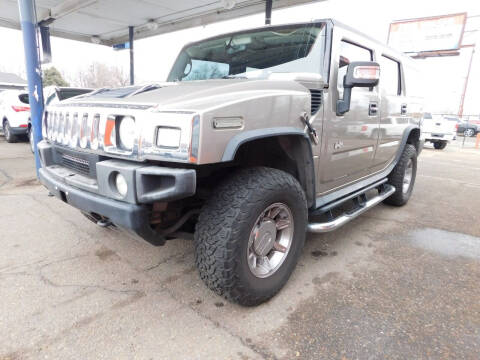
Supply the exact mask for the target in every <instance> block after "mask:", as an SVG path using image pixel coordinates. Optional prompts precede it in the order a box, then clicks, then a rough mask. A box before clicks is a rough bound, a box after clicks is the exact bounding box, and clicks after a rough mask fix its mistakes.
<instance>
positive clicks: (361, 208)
mask: <svg viewBox="0 0 480 360" xmlns="http://www.w3.org/2000/svg"><path fill="white" fill-rule="evenodd" d="M380 189H382V190H381V191H379V194H378V195H377V196H375V197H374V198H372V199H370V200H367V201H365V202H363V203H359V205H358V207H357V208H356V209H355V210H353V211H351V212H346V213H344V214H343V215H340V216H339V217H337V218H335V219H334V220H331V221H328V222H321V223H309V224H308V226H307V231H308V232H311V233H325V232H329V231H333V230H336V229H338V228H339V227H341V226H343V225H345V224H346V223H347V222H349V221H350V220H353V219H355V218H356V217H357V216H359V215H361V214H363V213H364V212H365V211H367V210H368V209H370V208H372V207H374V206H375V205H378V204H379V203H381V202H382V201H383V200H385V199H386V198H388V197H389V196H390V195H392V194H393V193H394V192H395V187H393V186H392V185H388V184H383V185H382V186H380Z"/></svg>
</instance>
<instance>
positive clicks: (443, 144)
mask: <svg viewBox="0 0 480 360" xmlns="http://www.w3.org/2000/svg"><path fill="white" fill-rule="evenodd" d="M433 147H434V148H435V149H437V150H443V149H445V148H446V147H447V142H446V141H437V142H434V143H433Z"/></svg>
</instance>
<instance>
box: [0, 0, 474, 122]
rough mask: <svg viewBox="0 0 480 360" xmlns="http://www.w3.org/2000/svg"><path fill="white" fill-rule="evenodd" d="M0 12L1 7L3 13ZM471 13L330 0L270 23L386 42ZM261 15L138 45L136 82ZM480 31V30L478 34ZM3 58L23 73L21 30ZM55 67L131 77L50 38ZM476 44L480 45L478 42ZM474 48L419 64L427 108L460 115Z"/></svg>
mask: <svg viewBox="0 0 480 360" xmlns="http://www.w3.org/2000/svg"><path fill="white" fill-rule="evenodd" d="M0 11H1V9H0ZM459 12H467V13H468V15H469V16H472V15H480V1H478V0H455V1H438V0H327V1H325V2H316V3H312V4H308V5H302V6H297V7H292V8H288V9H282V10H276V11H274V12H273V15H272V24H274V25H275V24H282V23H290V22H302V21H310V20H314V19H319V18H330V17H331V18H335V19H337V20H339V21H341V22H343V23H346V24H348V25H350V26H351V27H353V28H356V29H358V30H360V31H361V32H363V33H365V34H367V35H369V36H371V37H373V38H376V39H377V40H379V41H382V42H386V41H387V38H388V30H389V24H390V23H391V22H392V21H394V20H400V19H410V18H417V17H426V16H435V15H444V14H452V13H459ZM263 22H264V15H263V14H258V15H253V16H248V17H243V18H240V19H235V20H229V21H224V22H220V23H216V24H211V25H207V26H202V27H196V28H192V29H187V30H181V31H177V32H174V33H170V34H165V35H159V36H155V37H152V38H149V39H142V40H138V41H137V42H136V43H135V75H136V82H137V83H143V82H152V81H163V80H165V79H166V77H167V75H168V72H169V70H170V67H171V66H172V64H173V62H174V61H175V59H176V56H177V54H178V52H179V51H180V49H181V48H182V47H183V46H184V45H185V44H186V43H188V42H191V41H196V40H200V39H203V38H206V37H209V36H214V35H218V34H221V33H225V32H230V31H236V30H242V29H246V28H251V27H256V26H261V25H263ZM479 33H480V32H479ZM0 40H1V46H2V51H1V53H2V54H8V56H4V55H2V56H0V70H1V71H9V72H15V73H20V74H22V73H23V74H24V73H25V70H24V63H25V60H24V53H23V44H22V36H21V32H20V31H17V30H11V29H3V28H0ZM51 42H52V51H53V65H54V66H55V67H57V68H58V69H59V70H60V71H61V72H62V73H63V74H64V76H65V78H66V79H67V80H69V81H71V82H72V81H74V80H75V78H76V73H77V72H78V71H79V69H82V68H85V67H86V66H87V65H88V64H90V63H92V62H93V61H98V62H103V63H107V64H112V65H116V66H120V67H122V68H123V69H124V72H125V73H126V74H127V73H128V56H129V55H128V51H113V50H112V49H111V48H109V47H105V46H101V45H94V44H88V43H83V42H78V41H72V40H65V39H60V38H55V37H52V40H51ZM477 43H480V39H479V41H477ZM470 54H471V49H465V50H463V51H462V54H461V55H460V56H458V57H448V58H430V59H427V60H416V62H417V64H418V66H419V68H420V69H421V72H422V73H423V75H424V77H425V79H426V84H425V86H426V90H427V91H426V93H427V94H428V96H427V106H426V107H427V108H428V110H429V111H431V112H450V113H456V112H458V106H459V103H460V97H461V93H462V90H463V86H464V84H465V77H466V73H467V68H468V63H469V60H470ZM479 94H480V45H479V46H477V51H476V54H475V56H474V58H473V66H472V72H471V75H470V81H469V86H468V91H467V96H466V99H465V111H464V113H465V114H472V115H479V114H480V101H478V100H479V97H480V95H479Z"/></svg>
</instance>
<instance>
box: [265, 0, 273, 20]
mask: <svg viewBox="0 0 480 360" xmlns="http://www.w3.org/2000/svg"><path fill="white" fill-rule="evenodd" d="M272 2H273V0H266V5H265V25H270V24H271V23H272Z"/></svg>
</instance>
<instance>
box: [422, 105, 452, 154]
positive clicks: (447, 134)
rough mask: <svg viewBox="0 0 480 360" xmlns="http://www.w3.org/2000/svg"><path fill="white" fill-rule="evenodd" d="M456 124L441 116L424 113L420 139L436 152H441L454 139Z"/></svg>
mask: <svg viewBox="0 0 480 360" xmlns="http://www.w3.org/2000/svg"><path fill="white" fill-rule="evenodd" d="M456 134H457V129H456V123H455V122H453V121H449V120H448V119H446V118H444V117H443V116H441V115H433V116H432V114H430V113H425V114H424V115H423V120H422V138H423V139H425V142H431V143H432V144H433V147H434V148H435V149H437V150H443V149H445V147H446V146H447V144H448V143H449V142H450V141H452V140H455V139H456Z"/></svg>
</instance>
